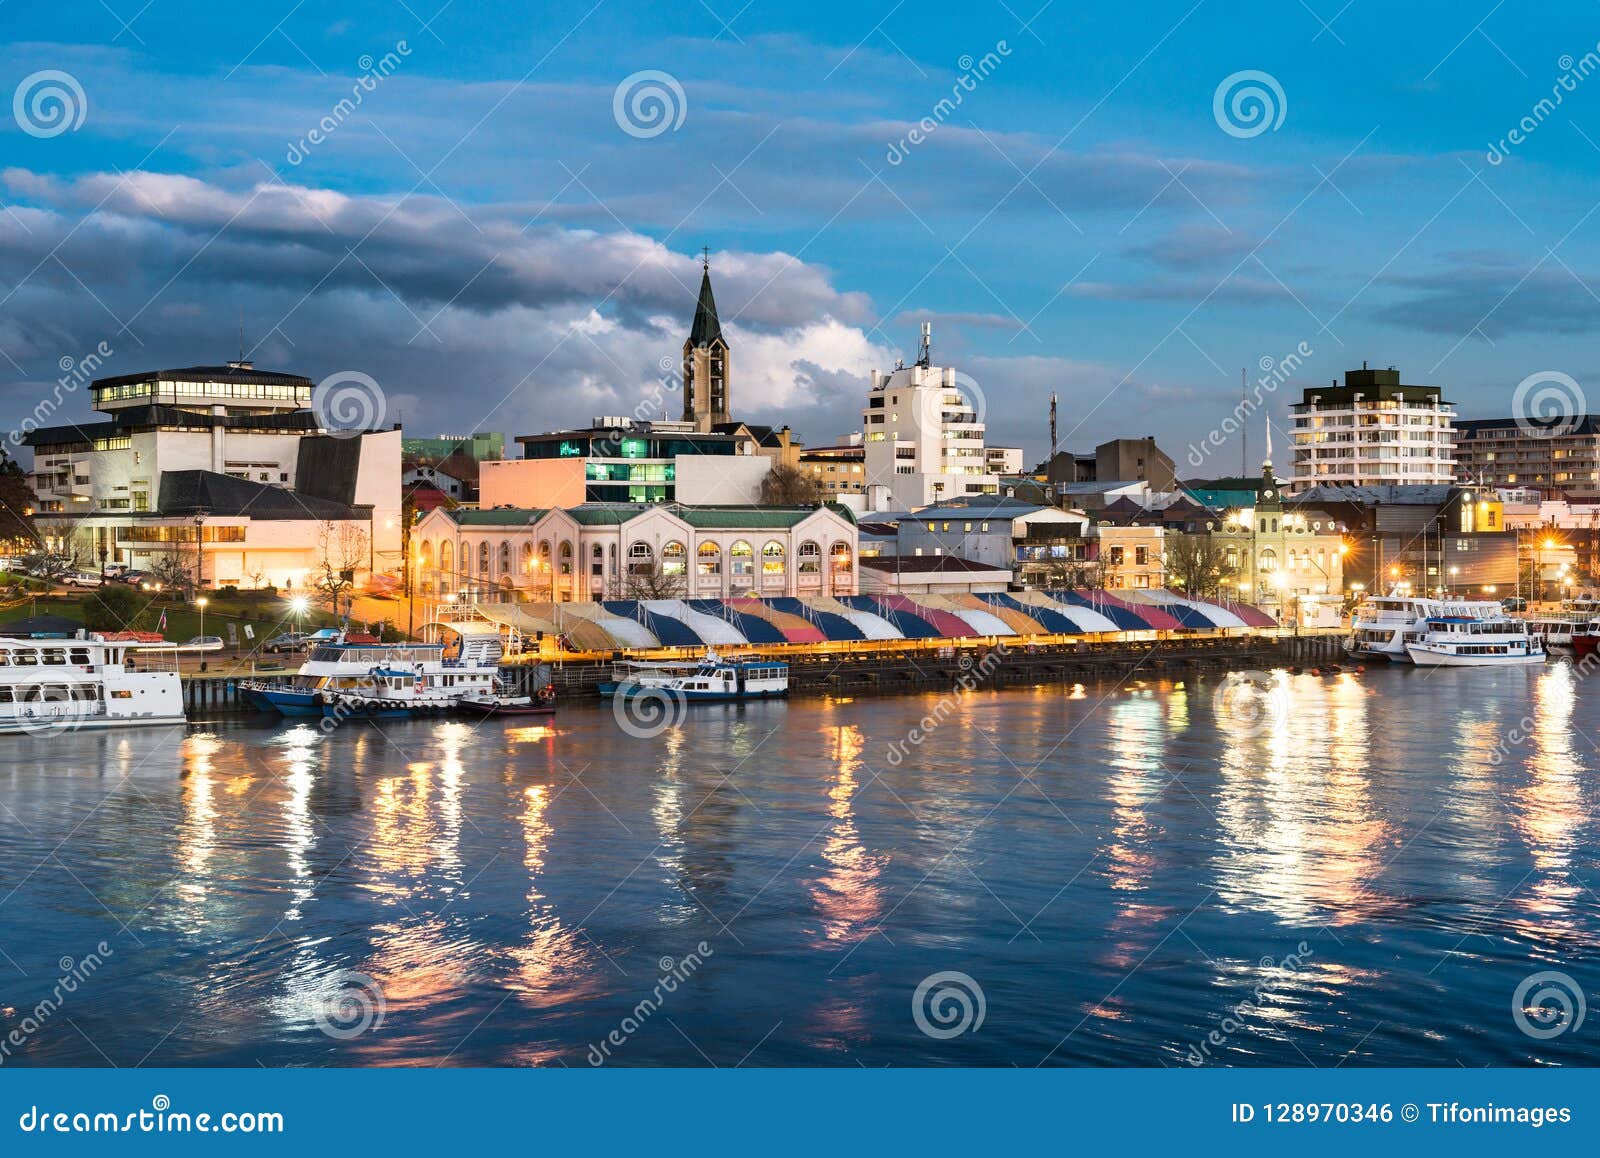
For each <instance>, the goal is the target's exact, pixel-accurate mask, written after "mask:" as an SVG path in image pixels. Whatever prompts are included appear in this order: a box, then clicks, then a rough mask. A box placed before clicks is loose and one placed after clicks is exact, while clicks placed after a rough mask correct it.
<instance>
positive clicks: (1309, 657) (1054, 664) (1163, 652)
mask: <svg viewBox="0 0 1600 1158" xmlns="http://www.w3.org/2000/svg"><path fill="white" fill-rule="evenodd" d="M1343 643H1344V637H1343V635H1341V634H1338V633H1331V632H1330V633H1324V634H1317V635H1298V636H1296V635H1278V634H1272V635H1235V636H1193V635H1175V636H1170V637H1165V638H1155V639H1148V640H1115V641H1110V642H1104V643H1100V642H1087V641H1072V642H1065V643H1056V644H1049V643H1037V642H1034V643H1023V642H1020V641H1012V642H1006V641H1003V640H1002V641H992V642H991V641H978V640H971V641H952V642H950V643H947V644H944V645H941V646H938V647H902V648H882V649H871V650H867V649H862V650H847V651H826V652H807V651H794V652H790V653H785V654H784V655H783V656H782V658H783V659H785V660H786V661H787V662H788V664H789V691H790V694H791V695H795V696H807V695H834V694H842V693H847V694H870V693H881V694H886V695H890V694H894V693H897V692H912V691H925V690H927V689H929V688H938V687H955V686H957V685H958V684H961V683H963V682H971V683H972V684H973V686H979V685H981V686H985V687H1017V686H1024V685H1031V684H1072V683H1080V682H1088V681H1092V680H1105V679H1119V678H1123V677H1125V676H1127V675H1129V674H1131V673H1133V672H1142V673H1145V674H1149V675H1157V676H1174V677H1175V676H1183V675H1185V674H1189V673H1194V672H1201V671H1211V672H1227V671H1249V670H1264V669H1270V668H1276V667H1283V668H1311V667H1317V666H1324V667H1326V666H1328V665H1331V664H1337V663H1340V662H1342V660H1343V657H1344V648H1343ZM544 662H546V663H548V664H549V667H550V669H551V673H552V682H553V683H554V684H555V687H556V691H557V695H558V697H559V698H561V699H564V700H574V699H579V700H581V699H589V698H593V697H595V696H597V695H598V690H597V689H598V687H599V685H600V684H601V683H602V682H603V681H605V680H607V679H609V678H610V677H611V661H610V660H600V659H583V660H564V659H553V660H547V661H544ZM532 670H533V667H532V665H531V664H527V663H523V664H513V665H507V666H506V667H505V668H504V669H503V674H504V677H505V679H506V682H507V683H508V684H509V685H511V686H512V688H513V689H515V688H516V687H517V686H518V685H519V683H520V681H521V680H522V679H523V678H525V677H526V676H527V675H528V674H529V673H530V672H531V671H532ZM291 671H292V669H289V670H286V671H285V672H284V673H283V674H285V675H287V674H290V672H291ZM273 674H277V673H273ZM241 678H242V677H240V676H238V675H186V676H185V677H184V681H183V685H184V707H185V709H186V710H187V711H188V712H189V714H190V716H191V718H206V717H209V716H214V715H227V714H232V713H242V712H250V711H253V710H254V709H252V708H251V707H250V706H249V705H248V704H247V703H245V701H244V699H243V697H242V696H240V695H239V693H238V683H239V681H240V679H241Z"/></svg>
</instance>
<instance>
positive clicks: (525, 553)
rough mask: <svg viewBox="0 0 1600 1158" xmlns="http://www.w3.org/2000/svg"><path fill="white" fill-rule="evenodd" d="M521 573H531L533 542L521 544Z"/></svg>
mask: <svg viewBox="0 0 1600 1158" xmlns="http://www.w3.org/2000/svg"><path fill="white" fill-rule="evenodd" d="M522 573H523V574H524V575H532V574H533V544H532V543H523V544H522Z"/></svg>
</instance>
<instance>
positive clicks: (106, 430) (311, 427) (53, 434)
mask: <svg viewBox="0 0 1600 1158" xmlns="http://www.w3.org/2000/svg"><path fill="white" fill-rule="evenodd" d="M146 426H187V427H192V428H196V427H197V428H201V429H206V430H209V429H211V428H213V427H218V426H220V427H223V428H225V429H228V430H281V431H285V432H289V433H298V432H302V431H304V432H311V431H315V430H318V429H320V428H319V426H318V425H317V415H316V412H315V411H312V410H289V411H279V412H277V413H273V414H211V413H208V412H206V411H204V410H185V409H183V408H182V407H179V406H129V407H125V408H124V409H121V410H118V411H117V412H116V413H115V414H114V415H113V416H112V417H110V418H108V419H105V420H104V421H94V422H74V423H67V424H66V425H63V426H44V427H40V428H39V429H37V430H34V431H32V432H31V433H29V434H28V435H27V437H26V438H25V439H24V440H23V441H24V443H25V444H26V445H28V446H60V445H63V444H66V443H73V442H89V441H92V440H93V439H96V438H108V437H110V436H111V435H114V434H117V433H119V432H122V431H127V430H133V429H136V428H138V427H146Z"/></svg>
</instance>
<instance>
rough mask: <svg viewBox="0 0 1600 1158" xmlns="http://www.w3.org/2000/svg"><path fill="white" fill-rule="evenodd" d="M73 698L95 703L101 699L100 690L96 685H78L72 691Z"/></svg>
mask: <svg viewBox="0 0 1600 1158" xmlns="http://www.w3.org/2000/svg"><path fill="white" fill-rule="evenodd" d="M72 698H73V699H75V700H83V701H86V702H88V703H95V702H97V701H98V700H99V699H100V689H99V688H98V687H97V686H96V685H94V684H78V685H76V686H75V687H74V688H73V689H72Z"/></svg>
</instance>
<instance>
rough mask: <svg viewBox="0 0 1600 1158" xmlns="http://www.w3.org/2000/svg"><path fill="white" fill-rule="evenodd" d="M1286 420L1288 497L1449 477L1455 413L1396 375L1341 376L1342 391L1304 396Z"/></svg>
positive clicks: (1431, 392) (1433, 391)
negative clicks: (1289, 432) (1290, 446)
mask: <svg viewBox="0 0 1600 1158" xmlns="http://www.w3.org/2000/svg"><path fill="white" fill-rule="evenodd" d="M1290 409H1291V411H1292V414H1293V433H1294V470H1293V475H1292V478H1291V481H1290V483H1289V490H1290V492H1291V493H1298V492H1300V491H1303V490H1306V489H1308V488H1310V487H1314V486H1326V485H1330V484H1332V485H1350V486H1416V485H1427V484H1432V483H1450V482H1452V481H1454V479H1455V476H1456V466H1455V426H1454V424H1455V417H1456V408H1455V404H1454V403H1452V402H1447V401H1445V399H1444V396H1443V394H1442V393H1441V391H1440V389H1439V387H1437V386H1406V385H1402V384H1401V382H1400V372H1399V371H1398V370H1395V369H1393V368H1392V367H1391V368H1390V369H1387V370H1369V369H1367V367H1366V366H1365V365H1363V366H1362V368H1361V369H1360V370H1347V371H1346V372H1345V376H1344V385H1343V386H1340V385H1338V384H1337V383H1335V384H1334V385H1331V386H1314V387H1309V388H1307V389H1306V391H1305V393H1304V395H1303V398H1302V400H1301V402H1300V403H1299V404H1297V405H1295V406H1293V407H1291V408H1290Z"/></svg>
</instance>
